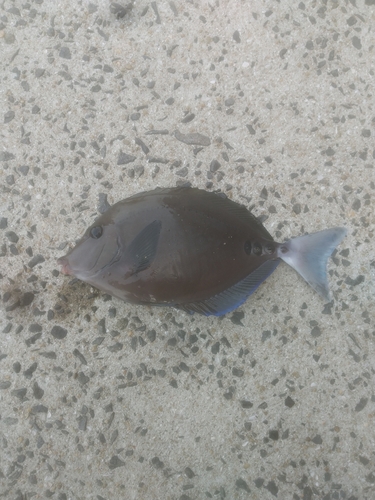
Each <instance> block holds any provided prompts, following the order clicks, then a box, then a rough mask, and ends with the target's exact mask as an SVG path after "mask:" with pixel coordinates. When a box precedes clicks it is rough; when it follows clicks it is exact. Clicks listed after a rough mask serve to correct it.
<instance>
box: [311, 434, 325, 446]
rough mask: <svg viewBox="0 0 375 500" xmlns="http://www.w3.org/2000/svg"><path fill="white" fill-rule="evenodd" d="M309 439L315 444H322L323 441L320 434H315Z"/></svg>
mask: <svg viewBox="0 0 375 500" xmlns="http://www.w3.org/2000/svg"><path fill="white" fill-rule="evenodd" d="M311 441H312V442H313V443H315V444H322V443H323V439H322V436H321V435H320V434H317V435H316V436H314V437H313V438H312V440H311Z"/></svg>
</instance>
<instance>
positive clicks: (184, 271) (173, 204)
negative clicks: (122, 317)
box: [58, 187, 346, 316]
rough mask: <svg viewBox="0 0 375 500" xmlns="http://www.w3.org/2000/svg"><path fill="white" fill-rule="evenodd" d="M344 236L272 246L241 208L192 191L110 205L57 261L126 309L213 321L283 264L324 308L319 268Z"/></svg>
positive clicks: (162, 192) (330, 232)
mask: <svg viewBox="0 0 375 500" xmlns="http://www.w3.org/2000/svg"><path fill="white" fill-rule="evenodd" d="M345 234H346V229H344V228H333V229H325V230H324V231H320V232H318V233H314V234H309V235H306V236H299V237H297V238H293V239H291V240H289V241H286V242H285V243H276V242H275V241H274V240H273V238H272V236H271V235H270V234H269V233H268V231H267V230H266V229H265V228H264V227H263V225H262V224H261V223H260V222H259V221H258V219H256V217H254V216H253V215H252V214H251V213H250V212H249V211H248V210H247V209H246V208H245V207H244V206H242V205H238V204H237V203H235V202H233V201H231V200H229V199H228V198H225V197H222V196H220V195H217V194H215V193H210V192H207V191H203V190H200V189H196V188H188V187H182V188H166V189H159V188H158V189H155V190H154V191H149V192H144V193H139V194H136V195H135V196H132V197H130V198H127V199H126V200H123V201H120V202H118V203H116V204H115V205H113V206H112V207H111V208H110V209H109V210H108V211H107V212H105V213H104V214H103V215H102V216H101V217H99V218H98V219H97V220H96V221H95V222H94V223H93V224H92V225H91V226H90V227H89V228H88V229H87V230H86V232H85V234H84V236H83V237H82V239H81V240H80V241H79V242H78V243H77V245H76V246H75V247H74V248H73V249H72V250H71V251H70V252H69V253H68V254H67V255H66V256H65V257H61V258H60V259H59V260H58V262H59V264H61V265H62V272H63V273H65V274H70V275H74V276H76V277H77V278H79V279H80V280H82V281H85V282H86V283H89V284H90V285H92V286H94V287H96V288H99V289H100V290H103V291H104V292H107V293H109V294H111V295H114V296H115V297H118V298H120V299H123V300H125V301H127V302H132V303H134V304H148V305H165V306H174V307H177V308H179V309H183V310H184V311H187V312H198V313H201V314H205V315H207V316H208V315H212V314H213V315H216V316H221V315H223V314H225V313H227V312H229V311H232V310H233V309H235V308H237V307H238V306H239V305H241V304H242V303H243V302H245V300H246V299H247V298H248V297H249V295H251V294H252V293H253V292H254V291H255V290H256V289H257V288H258V286H259V285H260V284H261V283H262V282H263V281H264V280H265V279H266V278H267V277H268V276H269V275H270V274H271V273H272V272H273V271H274V270H275V269H276V267H277V266H278V265H279V263H280V261H281V260H283V261H284V262H286V263H287V264H289V265H290V266H291V267H293V268H294V269H295V270H296V271H297V272H298V273H299V274H300V275H301V276H302V277H303V278H304V279H305V280H306V281H307V282H308V283H309V285H311V286H312V288H314V290H316V291H317V292H318V293H319V294H320V295H321V296H322V297H323V298H324V299H325V300H326V301H329V290H328V282H327V273H326V266H327V260H328V258H329V256H330V255H331V254H332V252H333V250H334V249H335V248H336V246H337V245H338V244H339V243H340V242H341V240H342V239H343V238H344V236H345Z"/></svg>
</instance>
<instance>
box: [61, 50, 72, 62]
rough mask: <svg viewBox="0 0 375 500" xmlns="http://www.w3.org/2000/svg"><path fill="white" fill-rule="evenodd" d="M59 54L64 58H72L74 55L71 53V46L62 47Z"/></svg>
mask: <svg viewBox="0 0 375 500" xmlns="http://www.w3.org/2000/svg"><path fill="white" fill-rule="evenodd" d="M59 56H60V57H62V58H63V59H71V58H72V55H71V53H70V49H69V47H61V49H60V52H59Z"/></svg>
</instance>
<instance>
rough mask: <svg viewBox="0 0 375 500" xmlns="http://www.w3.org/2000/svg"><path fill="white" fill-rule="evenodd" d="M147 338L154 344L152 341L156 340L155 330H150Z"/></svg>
mask: <svg viewBox="0 0 375 500" xmlns="http://www.w3.org/2000/svg"><path fill="white" fill-rule="evenodd" d="M147 338H148V340H149V341H150V342H154V340H155V339H156V332H155V330H150V331H148V332H147Z"/></svg>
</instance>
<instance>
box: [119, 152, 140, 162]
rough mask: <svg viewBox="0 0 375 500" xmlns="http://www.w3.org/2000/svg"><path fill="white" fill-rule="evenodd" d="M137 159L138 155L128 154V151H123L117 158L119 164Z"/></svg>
mask: <svg viewBox="0 0 375 500" xmlns="http://www.w3.org/2000/svg"><path fill="white" fill-rule="evenodd" d="M136 159H137V157H136V156H133V155H128V154H127V153H123V152H122V151H121V152H120V154H119V157H118V160H117V165H127V164H128V163H132V162H133V161H135V160H136Z"/></svg>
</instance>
